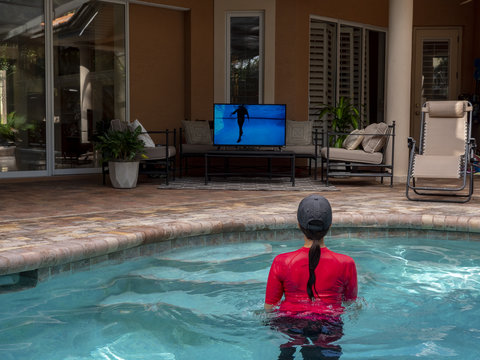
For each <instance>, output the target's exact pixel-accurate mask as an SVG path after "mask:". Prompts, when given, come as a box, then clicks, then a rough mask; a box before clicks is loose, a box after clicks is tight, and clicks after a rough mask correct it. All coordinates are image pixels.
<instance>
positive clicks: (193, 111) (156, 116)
mask: <svg viewBox="0 0 480 360" xmlns="http://www.w3.org/2000/svg"><path fill="white" fill-rule="evenodd" d="M146 2H149V3H151V4H161V5H162V6H164V5H165V6H166V7H167V8H158V7H154V6H146V5H138V4H131V5H130V13H129V15H130V119H132V120H133V119H135V118H138V119H139V120H141V121H142V122H143V123H145V127H146V128H147V129H150V130H155V129H163V128H167V127H168V128H170V129H172V128H178V127H180V126H181V120H183V119H186V118H187V119H210V118H211V117H212V103H213V0H202V1H195V0H177V1H174V0H173V1H168V0H162V1H153V0H150V1H146ZM169 7H170V8H169Z"/></svg>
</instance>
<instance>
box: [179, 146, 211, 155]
mask: <svg viewBox="0 0 480 360" xmlns="http://www.w3.org/2000/svg"><path fill="white" fill-rule="evenodd" d="M215 149H216V146H214V145H205V144H200V145H198V144H182V154H204V153H206V152H207V151H212V150H215Z"/></svg>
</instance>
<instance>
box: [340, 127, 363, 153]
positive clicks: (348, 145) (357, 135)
mask: <svg viewBox="0 0 480 360" xmlns="http://www.w3.org/2000/svg"><path fill="white" fill-rule="evenodd" d="M364 133H365V130H363V129H362V130H360V129H355V130H353V131H352V132H351V133H350V134H349V135H348V136H347V137H346V138H345V140H343V144H342V147H343V148H344V149H347V150H355V149H356V148H358V147H359V146H360V144H361V143H362V140H363V138H364V136H363V134H364Z"/></svg>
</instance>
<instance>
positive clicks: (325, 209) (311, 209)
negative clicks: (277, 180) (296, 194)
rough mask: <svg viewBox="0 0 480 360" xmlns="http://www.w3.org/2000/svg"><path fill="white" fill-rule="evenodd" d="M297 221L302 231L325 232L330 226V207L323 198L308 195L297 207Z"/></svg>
mask: <svg viewBox="0 0 480 360" xmlns="http://www.w3.org/2000/svg"><path fill="white" fill-rule="evenodd" d="M297 220H298V223H299V224H300V226H301V227H302V228H304V229H308V230H312V231H325V230H327V229H328V228H329V227H330V225H331V224H332V207H331V206H330V203H329V202H328V200H327V199H325V198H324V197H323V196H320V195H316V194H312V195H309V196H307V197H306V198H304V199H303V200H302V201H300V204H299V205H298V210H297Z"/></svg>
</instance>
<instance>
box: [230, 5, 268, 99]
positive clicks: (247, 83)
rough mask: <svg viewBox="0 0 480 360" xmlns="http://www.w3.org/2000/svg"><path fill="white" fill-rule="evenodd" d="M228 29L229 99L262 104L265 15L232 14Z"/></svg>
mask: <svg viewBox="0 0 480 360" xmlns="http://www.w3.org/2000/svg"><path fill="white" fill-rule="evenodd" d="M227 29H228V32H227V35H228V36H227V82H228V84H227V99H228V100H229V102H230V103H232V104H242V103H243V104H258V103H262V102H263V89H262V85H263V81H262V78H263V13H250V12H249V13H243V12H235V13H229V15H228V18H227Z"/></svg>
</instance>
